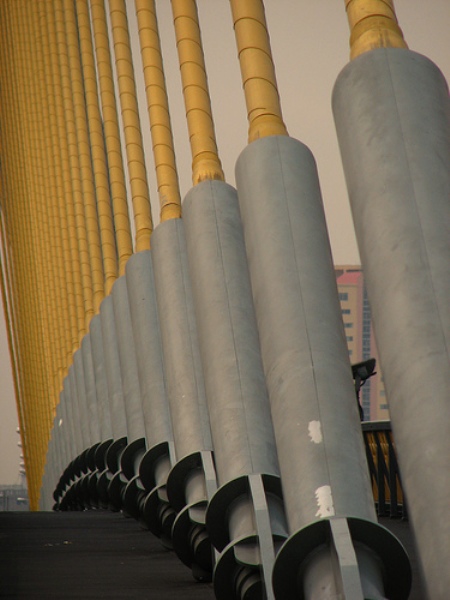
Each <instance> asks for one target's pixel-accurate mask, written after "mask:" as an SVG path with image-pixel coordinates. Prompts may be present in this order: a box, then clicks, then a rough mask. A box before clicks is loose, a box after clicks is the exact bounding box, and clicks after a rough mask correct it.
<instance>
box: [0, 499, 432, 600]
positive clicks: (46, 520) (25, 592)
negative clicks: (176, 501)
mask: <svg viewBox="0 0 450 600" xmlns="http://www.w3.org/2000/svg"><path fill="white" fill-rule="evenodd" d="M382 523H383V525H385V526H387V527H389V528H390V529H392V530H393V531H394V533H395V534H396V535H397V536H398V537H399V538H400V539H401V540H402V542H403V543H404V544H405V546H406V547H407V550H408V552H409V553H410V555H411V556H412V559H413V570H414V591H413V593H412V594H411V596H410V600H423V599H424V597H425V596H424V595H423V594H422V592H421V591H420V587H419V582H418V574H417V566H416V562H415V558H414V549H413V546H412V539H411V533H410V529H409V525H408V523H405V522H402V521H394V520H389V519H383V520H382ZM0 598H7V599H16V598H17V599H21V600H23V599H29V600H30V599H31V600H37V599H43V600H44V599H45V600H62V599H63V598H64V599H65V598H69V599H70V598H71V599H77V600H89V599H95V600H98V599H100V598H109V599H110V600H121V599H124V600H125V599H126V600H134V599H136V600H137V599H139V600H142V599H143V598H152V599H154V600H181V599H182V600H214V592H213V589H212V585H211V584H205V583H197V582H195V581H194V580H193V578H192V576H191V574H190V571H189V570H188V569H187V568H186V567H185V566H184V565H183V564H182V563H181V562H180V561H179V560H178V558H177V557H176V556H175V554H174V553H173V552H169V551H167V550H165V549H164V548H163V547H162V545H161V544H160V542H159V540H157V539H156V538H155V537H154V536H153V535H152V534H150V533H149V532H148V531H144V530H142V529H140V528H139V526H138V525H137V523H136V522H135V521H134V520H132V519H126V518H125V517H123V516H122V515H121V514H118V513H111V512H107V511H105V512H102V511H86V512H72V513H67V512H66V513H27V512H17V513H14V512H3V513H0Z"/></svg>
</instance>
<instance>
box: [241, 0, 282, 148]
mask: <svg viewBox="0 0 450 600" xmlns="http://www.w3.org/2000/svg"><path fill="white" fill-rule="evenodd" d="M230 2H231V10H232V14H233V23H234V31H235V36H236V44H237V48H238V55H239V63H240V67H241V75H242V83H243V87H244V93H245V102H246V104H247V116H248V122H249V132H248V139H249V142H253V141H255V140H257V139H259V138H262V137H267V136H270V135H287V134H288V133H287V130H286V126H285V124H284V122H283V116H282V114H281V105H280V96H279V93H278V88H277V81H276V76H275V67H274V64H273V60H272V51H271V49H270V38H269V33H268V31H267V24H266V17H265V13H264V4H263V1H262V0H230Z"/></svg>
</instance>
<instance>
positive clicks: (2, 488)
mask: <svg viewBox="0 0 450 600" xmlns="http://www.w3.org/2000/svg"><path fill="white" fill-rule="evenodd" d="M11 510H13V511H18V510H20V511H23V510H29V503H28V492H27V489H26V488H25V487H24V486H23V485H22V484H20V485H0V512H3V511H11Z"/></svg>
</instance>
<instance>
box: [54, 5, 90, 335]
mask: <svg viewBox="0 0 450 600" xmlns="http://www.w3.org/2000/svg"><path fill="white" fill-rule="evenodd" d="M53 8H54V13H55V29H56V39H57V43H58V58H59V66H60V74H61V90H62V96H63V106H64V113H65V124H66V128H67V129H66V131H67V142H68V144H67V145H68V151H69V159H70V177H71V181H72V197H73V208H74V213H75V223H76V239H77V241H78V252H79V261H80V266H81V281H82V290H83V303H84V318H83V322H82V323H80V324H79V342H80V341H81V339H82V337H83V336H84V334H85V333H86V331H87V327H88V325H89V322H90V320H91V318H92V317H93V315H94V304H93V288H92V273H91V263H90V253H89V244H88V236H87V229H86V217H85V209H84V198H83V187H82V173H81V170H80V155H79V146H78V137H77V119H76V113H75V102H76V101H77V98H78V97H77V95H76V92H77V90H76V89H75V90H74V89H73V87H72V73H71V65H70V63H69V47H68V43H67V32H66V27H65V23H64V21H65V19H64V8H63V1H62V0H54V2H53ZM68 204H70V202H68Z"/></svg>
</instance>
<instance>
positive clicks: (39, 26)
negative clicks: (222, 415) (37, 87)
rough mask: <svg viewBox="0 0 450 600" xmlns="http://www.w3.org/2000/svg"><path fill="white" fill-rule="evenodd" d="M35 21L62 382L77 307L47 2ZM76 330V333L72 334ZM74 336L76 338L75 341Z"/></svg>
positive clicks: (38, 6) (37, 6) (38, 9)
mask: <svg viewBox="0 0 450 600" xmlns="http://www.w3.org/2000/svg"><path fill="white" fill-rule="evenodd" d="M33 11H35V12H34V15H33V17H34V18H33V23H34V28H35V36H36V38H37V37H38V36H40V52H39V55H40V56H39V59H40V64H41V67H42V73H41V81H42V91H41V94H42V99H41V105H42V106H43V107H47V108H46V110H45V111H44V113H45V114H46V125H45V127H44V128H45V130H46V144H45V145H46V150H47V162H48V165H49V171H50V175H49V178H50V183H51V194H50V198H49V211H50V214H51V225H52V231H53V233H52V235H53V236H54V239H55V253H56V256H55V260H56V268H57V273H58V282H59V294H60V304H61V305H60V309H59V310H60V315H59V323H60V334H61V338H62V339H63V340H64V344H63V347H62V348H61V351H62V356H61V359H60V360H61V362H60V385H61V383H62V381H63V379H64V376H65V374H66V372H67V368H68V365H69V361H70V359H71V355H72V347H73V343H72V342H73V341H74V340H76V309H75V297H74V291H73V277H72V269H71V268H68V265H70V247H69V238H68V231H67V219H66V217H65V211H62V212H61V210H60V207H61V206H62V204H63V201H64V191H63V180H62V169H61V157H60V150H59V146H58V134H57V122H56V114H55V102H54V97H53V83H52V78H51V60H50V49H49V43H48V36H47V24H46V11H45V6H44V4H43V3H37V4H36V3H33ZM72 332H73V333H72ZM72 335H73V340H72Z"/></svg>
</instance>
